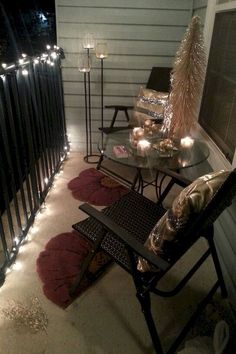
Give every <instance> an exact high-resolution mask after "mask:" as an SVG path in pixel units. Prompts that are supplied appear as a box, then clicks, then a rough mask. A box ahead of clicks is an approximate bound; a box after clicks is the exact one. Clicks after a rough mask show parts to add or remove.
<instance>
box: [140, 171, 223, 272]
mask: <svg viewBox="0 0 236 354" xmlns="http://www.w3.org/2000/svg"><path fill="white" fill-rule="evenodd" d="M228 175H229V172H228V171H219V172H213V173H209V174H206V175H204V176H202V177H199V178H198V179H196V180H195V181H194V182H193V183H191V184H190V185H189V186H188V187H186V188H185V189H184V190H182V192H181V193H180V194H179V195H178V197H176V198H175V200H174V202H173V204H172V208H171V209H170V210H168V211H167V212H166V213H165V214H164V215H163V216H162V218H161V219H160V220H159V221H158V222H157V224H156V225H155V227H154V228H153V230H152V231H151V233H150V235H149V237H148V239H147V241H146V243H145V246H146V247H147V248H148V249H149V250H150V251H152V252H154V253H155V254H159V255H165V254H166V248H167V247H168V246H169V245H170V243H171V242H173V241H174V240H175V239H176V238H175V236H176V234H177V232H178V231H180V230H181V229H183V228H184V227H185V226H186V224H187V223H188V221H190V220H191V217H193V216H194V215H196V214H198V213H200V212H201V211H202V210H203V208H204V207H205V206H206V205H207V203H208V202H209V201H210V200H211V199H212V197H213V196H214V194H215V193H216V191H217V190H218V189H219V187H220V186H221V185H222V184H223V182H224V181H225V180H226V178H227V177H228ZM167 253H168V251H167ZM138 269H139V270H140V271H142V272H146V271H150V270H154V269H150V265H149V264H148V262H146V261H145V260H144V259H139V262H138Z"/></svg>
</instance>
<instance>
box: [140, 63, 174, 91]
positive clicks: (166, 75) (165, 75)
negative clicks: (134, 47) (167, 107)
mask: <svg viewBox="0 0 236 354" xmlns="http://www.w3.org/2000/svg"><path fill="white" fill-rule="evenodd" d="M171 70H172V68H167V67H156V66H155V67H153V68H152V71H151V74H150V76H149V79H148V82H147V85H146V88H148V89H152V90H156V91H161V92H170V73H171Z"/></svg>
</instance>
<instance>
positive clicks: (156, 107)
mask: <svg viewBox="0 0 236 354" xmlns="http://www.w3.org/2000/svg"><path fill="white" fill-rule="evenodd" d="M168 97H169V93H168V92H158V91H155V90H151V89H146V88H143V87H141V88H140V90H139V94H138V97H137V100H136V103H135V108H134V110H133V113H132V117H131V120H130V124H131V125H133V126H141V125H143V124H144V122H145V120H146V119H152V120H154V121H157V122H158V123H161V122H162V120H163V118H164V107H165V105H166V104H167V102H168Z"/></svg>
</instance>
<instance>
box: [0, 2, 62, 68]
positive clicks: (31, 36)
mask: <svg viewBox="0 0 236 354" xmlns="http://www.w3.org/2000/svg"><path fill="white" fill-rule="evenodd" d="M0 21H1V25H0V62H1V63H3V62H6V63H10V62H13V61H16V60H17V59H18V58H19V56H20V55H21V54H22V53H26V54H27V55H30V56H35V55H38V54H40V53H42V52H43V51H45V48H46V45H47V44H56V22H55V3H54V0H17V1H16V0H8V1H7V0H0Z"/></svg>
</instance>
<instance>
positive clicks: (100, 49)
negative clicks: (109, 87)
mask: <svg viewBox="0 0 236 354" xmlns="http://www.w3.org/2000/svg"><path fill="white" fill-rule="evenodd" d="M95 54H96V58H97V59H100V60H101V132H102V144H101V145H102V149H103V148H104V146H103V128H104V117H103V60H104V59H106V58H107V57H108V51H107V44H106V43H97V45H96V47H95Z"/></svg>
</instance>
